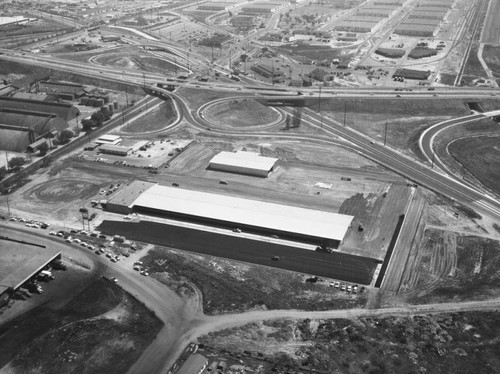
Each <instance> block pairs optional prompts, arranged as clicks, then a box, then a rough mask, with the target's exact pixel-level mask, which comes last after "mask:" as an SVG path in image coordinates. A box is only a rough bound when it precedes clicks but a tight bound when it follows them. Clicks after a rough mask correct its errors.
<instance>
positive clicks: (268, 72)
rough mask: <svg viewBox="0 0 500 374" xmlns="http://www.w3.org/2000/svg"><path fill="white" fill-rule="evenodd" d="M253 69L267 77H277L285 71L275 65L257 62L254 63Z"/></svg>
mask: <svg viewBox="0 0 500 374" xmlns="http://www.w3.org/2000/svg"><path fill="white" fill-rule="evenodd" d="M250 69H251V70H253V71H255V72H256V73H257V74H260V75H262V76H264V77H266V78H270V77H273V78H276V77H281V76H282V75H283V73H282V72H281V71H279V70H278V69H274V67H273V66H269V65H265V64H257V65H253V66H252V67H251V68H250Z"/></svg>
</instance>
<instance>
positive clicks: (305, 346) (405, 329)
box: [200, 312, 500, 374]
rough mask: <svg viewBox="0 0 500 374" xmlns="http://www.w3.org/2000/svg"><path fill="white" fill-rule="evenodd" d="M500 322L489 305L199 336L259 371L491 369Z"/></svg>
mask: <svg viewBox="0 0 500 374" xmlns="http://www.w3.org/2000/svg"><path fill="white" fill-rule="evenodd" d="M493 326H494V327H493ZM499 326H500V314H499V313H489V312H488V313H478V312H474V313H457V314H444V315H439V316H418V317H407V318H403V317H400V318H383V319H375V318H359V319H353V320H340V319H339V320H319V321H311V320H308V319H306V320H299V321H295V320H285V319H284V320H278V321H272V322H263V323H252V324H249V325H246V326H243V327H241V328H233V329H229V330H223V331H220V332H217V333H211V334H208V335H206V336H204V337H202V338H200V342H201V343H202V344H203V345H204V348H203V349H204V350H205V351H206V352H208V353H210V355H209V356H210V357H213V356H215V357H214V359H215V360H222V361H227V365H228V366H229V365H237V364H238V363H239V365H240V367H241V366H244V367H250V369H253V370H255V372H257V373H270V372H275V371H277V372H282V373H284V372H297V370H300V372H305V371H311V370H315V371H316V372H319V373H325V374H327V373H342V374H344V373H345V374H347V373H444V374H455V373H457V372H460V373H467V374H479V373H481V374H486V373H492V372H494V370H493V371H492V368H496V367H498V365H499V362H500V356H499V354H498V349H497V348H498V342H497V340H498V334H499V333H500V331H499V330H498V329H499ZM238 360H240V361H238Z"/></svg>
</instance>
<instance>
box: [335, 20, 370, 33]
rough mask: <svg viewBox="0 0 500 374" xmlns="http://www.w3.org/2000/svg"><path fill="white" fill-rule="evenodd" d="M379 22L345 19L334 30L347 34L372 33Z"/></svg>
mask: <svg viewBox="0 0 500 374" xmlns="http://www.w3.org/2000/svg"><path fill="white" fill-rule="evenodd" d="M378 23H379V22H371V21H352V20H350V19H346V20H344V21H341V22H339V23H337V24H336V25H335V30H337V31H347V32H363V33H366V32H373V30H374V29H375V28H376V27H377V25H378Z"/></svg>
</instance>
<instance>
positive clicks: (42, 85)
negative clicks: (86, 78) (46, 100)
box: [36, 80, 85, 100]
mask: <svg viewBox="0 0 500 374" xmlns="http://www.w3.org/2000/svg"><path fill="white" fill-rule="evenodd" d="M36 86H37V89H38V90H40V91H44V92H46V93H48V94H54V95H57V96H59V97H60V98H62V99H65V100H73V99H74V98H77V97H81V96H83V95H84V94H85V90H84V88H83V85H82V84H81V83H71V82H59V81H50V80H46V81H38V82H37V83H36Z"/></svg>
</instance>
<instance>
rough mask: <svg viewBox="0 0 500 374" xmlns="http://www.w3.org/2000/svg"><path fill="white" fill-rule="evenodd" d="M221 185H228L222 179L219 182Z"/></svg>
mask: <svg viewBox="0 0 500 374" xmlns="http://www.w3.org/2000/svg"><path fill="white" fill-rule="evenodd" d="M219 184H226V185H227V181H225V180H222V179H221V180H220V181H219Z"/></svg>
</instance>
